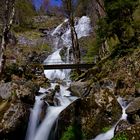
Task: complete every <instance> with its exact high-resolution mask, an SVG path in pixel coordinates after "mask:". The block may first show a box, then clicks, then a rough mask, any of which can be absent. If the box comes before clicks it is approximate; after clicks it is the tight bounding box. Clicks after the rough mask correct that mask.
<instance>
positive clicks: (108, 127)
mask: <svg viewBox="0 0 140 140" xmlns="http://www.w3.org/2000/svg"><path fill="white" fill-rule="evenodd" d="M110 129H111V126H107V127H104V128H102V132H103V133H106V132H107V131H109V130H110Z"/></svg>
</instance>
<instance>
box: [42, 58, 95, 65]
mask: <svg viewBox="0 0 140 140" xmlns="http://www.w3.org/2000/svg"><path fill="white" fill-rule="evenodd" d="M92 63H94V62H93V61H91V59H84V60H81V61H80V64H92ZM55 64H56V65H57V64H58V65H60V64H75V63H74V61H73V60H71V61H68V62H66V61H59V60H58V59H52V60H51V61H50V62H45V63H44V65H55Z"/></svg>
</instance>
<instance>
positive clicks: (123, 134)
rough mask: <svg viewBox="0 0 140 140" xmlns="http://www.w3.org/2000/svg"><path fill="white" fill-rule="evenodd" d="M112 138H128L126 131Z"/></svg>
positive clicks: (114, 139)
mask: <svg viewBox="0 0 140 140" xmlns="http://www.w3.org/2000/svg"><path fill="white" fill-rule="evenodd" d="M112 140H128V138H127V136H126V134H125V133H120V134H119V135H116V136H115V137H114V138H113V139H112Z"/></svg>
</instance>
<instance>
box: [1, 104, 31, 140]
mask: <svg viewBox="0 0 140 140" xmlns="http://www.w3.org/2000/svg"><path fill="white" fill-rule="evenodd" d="M28 117H29V107H27V106H26V105H25V104H23V103H22V102H15V103H10V106H9V108H8V109H7V110H6V111H5V113H4V115H3V118H2V120H1V122H0V139H1V140H3V139H8V140H12V139H24V136H25V130H26V127H27V121H28Z"/></svg>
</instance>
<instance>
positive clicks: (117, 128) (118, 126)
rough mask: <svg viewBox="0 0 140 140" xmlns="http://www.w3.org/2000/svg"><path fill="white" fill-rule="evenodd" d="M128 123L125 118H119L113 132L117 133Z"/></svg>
mask: <svg viewBox="0 0 140 140" xmlns="http://www.w3.org/2000/svg"><path fill="white" fill-rule="evenodd" d="M128 126H130V124H129V123H128V122H127V121H126V120H120V121H119V123H118V124H117V125H116V127H115V131H114V134H117V133H119V132H121V131H123V130H125V129H126V128H127V127H128Z"/></svg>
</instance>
